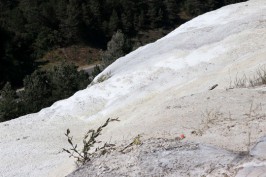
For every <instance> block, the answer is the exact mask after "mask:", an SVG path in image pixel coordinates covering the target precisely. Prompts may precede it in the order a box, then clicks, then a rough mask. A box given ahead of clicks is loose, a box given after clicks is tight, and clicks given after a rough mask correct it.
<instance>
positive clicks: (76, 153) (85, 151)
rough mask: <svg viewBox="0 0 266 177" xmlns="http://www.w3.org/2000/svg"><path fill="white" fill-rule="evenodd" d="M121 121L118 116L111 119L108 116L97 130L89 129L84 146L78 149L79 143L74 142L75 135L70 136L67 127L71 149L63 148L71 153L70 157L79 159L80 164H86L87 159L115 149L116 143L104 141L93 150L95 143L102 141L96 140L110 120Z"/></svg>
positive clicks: (84, 139) (66, 134)
mask: <svg viewBox="0 0 266 177" xmlns="http://www.w3.org/2000/svg"><path fill="white" fill-rule="evenodd" d="M114 121H120V120H119V119H118V118H116V119H110V118H108V119H107V120H106V122H105V123H104V124H103V125H101V126H100V127H99V128H98V129H97V130H89V131H88V132H87V133H86V134H85V136H84V138H83V148H82V150H78V145H77V144H75V145H74V143H73V137H72V136H70V130H69V129H67V132H66V133H65V136H66V137H67V141H68V143H69V144H70V146H71V148H70V149H65V148H63V151H65V152H67V153H68V154H69V157H74V158H75V159H76V160H77V164H78V165H84V164H85V163H86V162H87V161H90V160H91V158H92V157H94V156H95V155H97V154H98V155H104V154H106V153H108V152H110V151H111V150H112V149H114V146H115V145H114V144H110V143H104V145H103V146H101V147H98V148H96V149H94V150H93V147H94V145H95V144H97V143H100V142H99V141H96V138H97V137H98V136H99V135H101V132H102V130H103V128H104V127H106V126H107V125H108V124H109V123H110V122H114Z"/></svg>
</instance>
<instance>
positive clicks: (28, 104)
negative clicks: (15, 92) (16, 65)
mask: <svg viewBox="0 0 266 177" xmlns="http://www.w3.org/2000/svg"><path fill="white" fill-rule="evenodd" d="M51 93H52V92H51V85H50V80H49V78H48V76H47V74H46V73H45V72H42V71H38V70H37V71H35V72H34V73H32V74H31V75H30V76H27V77H26V78H25V79H24V91H23V93H22V100H23V104H24V107H25V111H26V113H32V112H37V111H39V110H41V109H42V108H45V107H47V106H49V105H50V104H51V100H50V98H51Z"/></svg>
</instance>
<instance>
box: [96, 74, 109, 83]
mask: <svg viewBox="0 0 266 177" xmlns="http://www.w3.org/2000/svg"><path fill="white" fill-rule="evenodd" d="M110 77H111V72H108V73H106V74H103V75H101V76H100V77H99V78H98V79H97V82H98V83H101V82H104V81H106V80H107V79H109V78H110Z"/></svg>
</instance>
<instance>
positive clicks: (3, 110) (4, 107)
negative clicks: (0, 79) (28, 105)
mask: <svg viewBox="0 0 266 177" xmlns="http://www.w3.org/2000/svg"><path fill="white" fill-rule="evenodd" d="M0 93H1V97H0V122H2V121H7V120H10V119H14V118H16V117H17V116H18V111H19V110H18V104H17V101H16V92H15V90H13V89H12V87H11V84H10V83H9V82H7V83H6V84H5V86H4V88H3V89H2V90H1V91H0Z"/></svg>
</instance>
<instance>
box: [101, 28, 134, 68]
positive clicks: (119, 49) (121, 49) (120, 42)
mask: <svg viewBox="0 0 266 177" xmlns="http://www.w3.org/2000/svg"><path fill="white" fill-rule="evenodd" d="M130 50H131V46H130V42H129V40H128V39H127V38H126V36H125V35H124V34H123V33H122V32H121V31H117V32H116V33H115V34H114V35H113V36H112V39H111V40H110V41H109V42H108V44H107V50H106V51H105V52H104V53H103V56H102V62H103V64H104V66H105V67H107V66H108V65H110V64H111V63H113V62H114V61H115V60H116V59H118V58H119V57H121V56H123V55H125V54H127V53H128V52H129V51H130Z"/></svg>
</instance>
